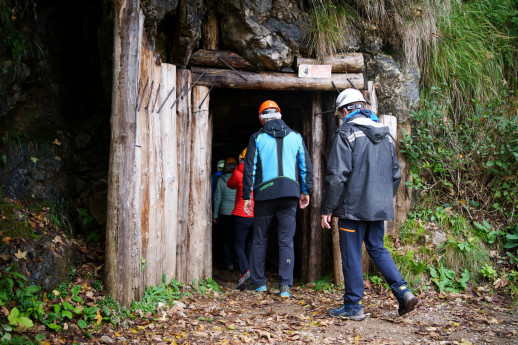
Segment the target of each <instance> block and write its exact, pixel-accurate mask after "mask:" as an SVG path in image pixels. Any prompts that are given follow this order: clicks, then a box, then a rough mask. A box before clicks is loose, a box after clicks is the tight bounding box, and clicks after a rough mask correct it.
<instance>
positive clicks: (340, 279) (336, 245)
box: [331, 217, 344, 285]
mask: <svg viewBox="0 0 518 345" xmlns="http://www.w3.org/2000/svg"><path fill="white" fill-rule="evenodd" d="M339 231H340V230H338V217H332V218H331V237H332V241H333V279H334V281H335V284H336V285H339V284H343V283H344V273H343V270H342V252H341V251H340V235H339V233H338V232H339Z"/></svg>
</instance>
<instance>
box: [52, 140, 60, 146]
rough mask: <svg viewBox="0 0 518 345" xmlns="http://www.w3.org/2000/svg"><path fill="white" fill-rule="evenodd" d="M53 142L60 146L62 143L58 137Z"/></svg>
mask: <svg viewBox="0 0 518 345" xmlns="http://www.w3.org/2000/svg"><path fill="white" fill-rule="evenodd" d="M53 144H54V145H58V146H60V145H61V141H59V140H58V139H54V142H53Z"/></svg>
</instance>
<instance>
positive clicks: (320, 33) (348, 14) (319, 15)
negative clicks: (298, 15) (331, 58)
mask: <svg viewBox="0 0 518 345" xmlns="http://www.w3.org/2000/svg"><path fill="white" fill-rule="evenodd" d="M312 4H313V11H312V12H311V15H312V18H311V23H312V27H311V28H310V31H309V41H308V42H309V44H310V45H309V48H310V51H312V52H313V53H314V54H315V55H316V56H317V57H319V58H322V57H324V56H328V55H332V54H335V53H339V52H343V51H347V46H346V42H345V40H344V33H345V32H349V33H353V34H354V35H357V36H358V35H359V33H358V32H357V29H356V28H355V26H356V24H357V23H358V19H359V16H358V13H357V12H356V11H355V10H354V8H353V7H351V6H350V5H348V4H347V3H345V2H343V1H333V0H312Z"/></svg>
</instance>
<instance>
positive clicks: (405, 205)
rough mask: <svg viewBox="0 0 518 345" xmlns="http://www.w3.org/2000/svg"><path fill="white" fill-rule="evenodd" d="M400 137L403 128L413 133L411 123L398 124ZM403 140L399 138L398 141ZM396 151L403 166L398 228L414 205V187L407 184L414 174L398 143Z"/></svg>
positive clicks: (397, 210) (397, 202)
mask: <svg viewBox="0 0 518 345" xmlns="http://www.w3.org/2000/svg"><path fill="white" fill-rule="evenodd" d="M397 127H398V137H396V139H398V138H403V130H405V131H406V133H412V126H411V125H409V124H404V123H403V124H402V123H400V124H398V126H397ZM400 141H401V140H400V139H398V142H400ZM396 153H397V159H398V162H399V167H400V168H401V183H400V184H399V188H398V190H397V193H396V202H395V207H396V208H395V212H396V213H395V215H394V217H395V222H396V224H395V227H396V230H397V229H398V227H400V226H401V225H402V224H403V223H404V222H405V221H406V219H407V216H408V212H410V208H411V207H412V189H411V188H410V187H409V186H408V185H406V184H405V183H406V182H411V181H412V174H411V173H410V163H409V162H408V161H407V158H406V157H405V155H403V153H402V152H401V147H400V146H399V145H396Z"/></svg>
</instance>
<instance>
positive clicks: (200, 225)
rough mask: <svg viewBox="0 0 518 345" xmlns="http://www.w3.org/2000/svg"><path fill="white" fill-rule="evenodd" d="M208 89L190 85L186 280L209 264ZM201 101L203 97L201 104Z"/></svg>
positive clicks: (202, 274) (201, 274)
mask: <svg viewBox="0 0 518 345" xmlns="http://www.w3.org/2000/svg"><path fill="white" fill-rule="evenodd" d="M208 92H209V88H208V87H206V86H195V87H194V88H193V89H192V127H191V133H190V139H191V157H190V164H191V173H190V183H189V185H190V194H189V223H188V229H187V230H188V236H187V258H188V264H187V265H188V270H187V280H188V281H192V280H193V279H197V280H201V279H203V278H204V277H207V276H210V275H211V273H212V263H211V266H210V268H209V267H205V264H206V255H207V253H206V248H207V246H206V241H207V237H208V235H207V233H208V232H211V222H210V220H211V209H210V205H211V203H210V198H211V191H210V157H211V155H210V153H211V144H210V143H211V141H210V140H209V133H210V131H209V111H208V110H209V96H207V94H208ZM205 96H207V97H206V98H205ZM204 98H205V100H204ZM202 101H204V102H203V104H202V103H201V102H202ZM200 104H201V107H200Z"/></svg>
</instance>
